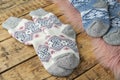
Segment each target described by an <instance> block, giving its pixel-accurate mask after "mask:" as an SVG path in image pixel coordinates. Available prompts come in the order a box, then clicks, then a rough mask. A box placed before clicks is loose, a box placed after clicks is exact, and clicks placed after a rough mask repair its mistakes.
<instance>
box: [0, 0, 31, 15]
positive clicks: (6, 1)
mask: <svg viewBox="0 0 120 80" xmlns="http://www.w3.org/2000/svg"><path fill="white" fill-rule="evenodd" d="M29 1H30V0H18V1H16V0H1V1H0V13H4V12H5V11H6V10H8V9H10V8H12V7H16V6H18V5H20V4H24V3H26V2H29Z"/></svg>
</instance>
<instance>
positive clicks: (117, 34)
mask: <svg viewBox="0 0 120 80" xmlns="http://www.w3.org/2000/svg"><path fill="white" fill-rule="evenodd" d="M103 39H104V40H105V41H106V43H108V44H111V45H120V29H116V30H115V31H111V32H109V33H108V34H106V35H105V36H104V37H103Z"/></svg>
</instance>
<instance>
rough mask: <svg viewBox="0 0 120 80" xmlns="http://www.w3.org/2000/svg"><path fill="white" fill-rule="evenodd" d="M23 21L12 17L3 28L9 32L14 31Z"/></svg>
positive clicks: (3, 24)
mask: <svg viewBox="0 0 120 80" xmlns="http://www.w3.org/2000/svg"><path fill="white" fill-rule="evenodd" d="M21 20H22V19H20V18H17V17H10V18H8V19H7V20H6V21H5V22H4V23H2V26H3V28H5V29H7V30H9V29H14V28H15V27H16V26H17V25H18V24H19V22H20V21H21Z"/></svg>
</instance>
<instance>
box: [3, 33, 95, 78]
mask: <svg viewBox="0 0 120 80" xmlns="http://www.w3.org/2000/svg"><path fill="white" fill-rule="evenodd" d="M77 42H78V48H79V49H80V55H81V64H80V65H79V66H78V67H77V68H76V70H75V71H74V72H73V74H72V75H70V76H69V77H63V78H58V77H54V76H51V75H50V74H48V73H47V71H46V70H45V69H44V68H43V67H42V64H41V63H40V61H39V59H38V57H37V56H36V57H35V58H33V59H31V60H28V61H26V62H24V63H22V64H20V65H18V66H16V67H13V68H12V69H10V70H9V71H7V72H4V73H3V74H2V77H3V78H5V80H15V79H16V78H17V77H18V74H19V76H20V77H22V78H23V79H24V80H42V79H44V80H50V79H53V80H66V79H70V80H71V79H74V78H75V77H77V76H78V75H80V74H82V73H84V72H86V71H88V70H89V69H90V68H91V67H93V66H95V65H96V64H97V62H96V61H95V59H94V56H93V55H92V53H93V50H92V49H91V44H90V39H89V37H86V34H85V33H82V34H80V35H79V36H78V37H77ZM86 49H87V50H86ZM10 50H11V49H10ZM20 51H22V50H20ZM26 52H27V53H29V50H26V51H24V54H25V53H26ZM30 52H31V51H30ZM21 55H22V53H21ZM10 62H11V61H10ZM14 70H15V71H14ZM33 70H35V71H36V73H35V74H33ZM11 74H13V76H15V77H14V78H15V79H14V78H13V77H11V76H10V75H11ZM18 80H19V79H18Z"/></svg>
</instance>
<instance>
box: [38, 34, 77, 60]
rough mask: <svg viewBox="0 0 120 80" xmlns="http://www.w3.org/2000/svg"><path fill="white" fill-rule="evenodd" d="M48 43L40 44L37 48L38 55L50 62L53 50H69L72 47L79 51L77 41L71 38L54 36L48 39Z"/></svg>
mask: <svg viewBox="0 0 120 80" xmlns="http://www.w3.org/2000/svg"><path fill="white" fill-rule="evenodd" d="M45 43H47V44H46V45H41V44H40V45H39V47H38V49H37V53H38V56H39V57H40V59H41V60H42V61H44V62H48V61H49V60H50V58H51V55H52V52H53V51H54V52H57V51H60V50H61V49H63V48H65V47H66V48H65V49H64V50H68V48H71V49H72V50H73V51H74V52H78V49H77V47H76V43H75V42H74V41H72V40H70V39H62V38H61V37H59V36H52V37H50V38H49V39H48V40H47V41H45Z"/></svg>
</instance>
